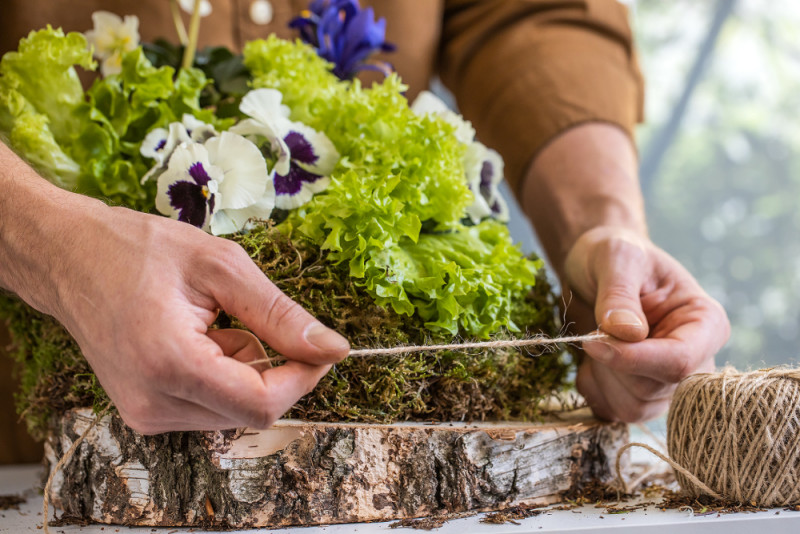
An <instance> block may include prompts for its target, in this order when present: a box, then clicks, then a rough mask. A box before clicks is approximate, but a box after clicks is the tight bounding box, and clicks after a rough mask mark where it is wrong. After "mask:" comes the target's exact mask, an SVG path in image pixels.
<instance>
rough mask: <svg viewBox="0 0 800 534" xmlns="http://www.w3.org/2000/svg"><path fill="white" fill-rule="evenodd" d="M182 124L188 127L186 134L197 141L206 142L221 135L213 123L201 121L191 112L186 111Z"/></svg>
mask: <svg viewBox="0 0 800 534" xmlns="http://www.w3.org/2000/svg"><path fill="white" fill-rule="evenodd" d="M181 124H182V125H183V127H184V128H186V134H187V135H188V136H189V137H190V138H191V139H192V141H194V142H196V143H205V142H206V141H208V140H209V139H211V138H212V137H216V136H218V135H219V132H217V130H216V128H214V126H212V125H211V124H208V123H206V122H203V121H201V120H200V119H198V118H197V117H195V116H194V115H192V114H191V113H184V114H183V119H182V120H181Z"/></svg>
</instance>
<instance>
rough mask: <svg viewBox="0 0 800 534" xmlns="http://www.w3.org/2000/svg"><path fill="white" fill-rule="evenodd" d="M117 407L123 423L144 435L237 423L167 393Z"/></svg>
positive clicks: (230, 425)
mask: <svg viewBox="0 0 800 534" xmlns="http://www.w3.org/2000/svg"><path fill="white" fill-rule="evenodd" d="M117 408H118V409H119V413H120V416H121V417H122V420H123V421H125V424H127V425H128V426H129V427H131V428H132V429H133V430H135V431H137V432H139V433H140V434H145V435H153V434H161V433H163V432H178V431H190V430H226V429H229V428H236V427H237V426H241V423H240V422H238V421H234V420H231V419H230V418H229V417H225V416H223V415H220V414H218V413H216V412H213V411H211V410H209V409H207V408H205V407H203V406H200V405H199V404H196V403H194V402H189V401H186V400H183V399H179V398H176V397H172V396H167V395H154V396H151V397H147V398H144V402H138V403H134V404H132V405H127V404H124V405H123V404H118V405H117Z"/></svg>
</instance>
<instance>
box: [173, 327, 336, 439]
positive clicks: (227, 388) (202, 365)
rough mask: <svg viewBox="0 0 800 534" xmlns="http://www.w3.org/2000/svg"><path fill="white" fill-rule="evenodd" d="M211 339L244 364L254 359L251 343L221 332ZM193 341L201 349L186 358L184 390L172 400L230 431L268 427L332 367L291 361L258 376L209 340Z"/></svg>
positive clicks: (256, 372) (205, 338)
mask: <svg viewBox="0 0 800 534" xmlns="http://www.w3.org/2000/svg"><path fill="white" fill-rule="evenodd" d="M220 332H223V333H222V334H220ZM214 336H215V338H216V339H220V336H221V337H222V338H223V339H224V341H223V344H225V345H226V346H228V347H229V348H231V347H232V348H234V349H235V348H237V347H239V350H238V351H237V352H236V354H237V355H238V356H239V357H240V358H241V359H242V360H247V361H251V360H248V358H249V359H254V358H255V357H256V356H258V354H257V353H256V352H255V350H254V349H253V348H250V347H249V346H248V345H249V344H250V342H249V341H246V340H245V338H244V337H241V336H239V335H238V334H235V333H231V332H229V331H219V332H217V333H215V334H214ZM203 340H204V341H203ZM197 341H198V342H197V346H198V347H202V348H200V349H199V350H198V352H197V353H195V355H193V356H192V357H189V358H187V360H186V361H187V363H186V365H185V368H184V372H185V387H183V388H181V389H176V395H177V396H179V397H180V398H182V399H184V400H187V401H189V402H193V403H195V404H199V405H201V406H203V407H204V408H206V409H207V410H210V411H212V412H214V413H218V414H220V415H222V416H224V417H226V418H227V419H228V420H230V421H231V422H233V423H235V424H232V425H229V426H228V427H229V428H230V427H231V426H250V427H254V428H267V427H269V426H271V425H272V424H273V423H274V422H275V421H276V420H277V419H278V418H280V417H281V416H282V415H283V414H284V413H285V412H286V411H287V410H289V408H291V407H292V406H293V405H294V404H295V403H296V402H297V401H298V400H299V399H300V398H301V397H303V396H304V395H306V394H307V393H309V392H310V391H311V390H312V389H313V388H314V386H316V384H317V382H318V381H319V380H320V378H322V377H323V376H325V374H326V373H327V372H328V370H329V369H330V367H331V366H330V365H309V364H306V363H303V362H299V361H291V360H290V361H288V362H286V363H285V364H284V365H282V366H280V367H276V368H273V369H268V370H266V371H264V372H261V373H259V372H258V371H256V370H255V369H253V368H252V367H250V366H247V365H243V364H242V363H241V362H240V361H237V360H235V359H233V358H228V357H225V356H224V355H223V352H222V350H221V349H220V347H219V346H218V345H217V344H216V343H215V342H213V341H212V340H211V339H210V338H208V337H205V336H201V339H200V340H197ZM242 343H244V345H243V346H242ZM259 357H260V356H259ZM187 386H188V387H187Z"/></svg>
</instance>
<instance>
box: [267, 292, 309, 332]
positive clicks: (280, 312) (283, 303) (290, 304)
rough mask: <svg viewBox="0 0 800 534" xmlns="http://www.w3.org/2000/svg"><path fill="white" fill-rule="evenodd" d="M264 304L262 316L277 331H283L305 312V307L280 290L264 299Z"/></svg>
mask: <svg viewBox="0 0 800 534" xmlns="http://www.w3.org/2000/svg"><path fill="white" fill-rule="evenodd" d="M263 306H264V310H263V311H262V316H263V317H265V318H266V323H267V324H268V325H269V326H271V327H272V328H274V329H275V330H276V331H281V329H282V328H285V327H287V326H288V325H290V324H291V323H292V322H294V320H295V319H297V318H298V317H300V316H301V315H302V314H303V309H302V308H301V307H300V306H299V305H298V304H297V303H295V302H294V301H293V300H292V299H290V298H289V297H287V296H286V295H284V294H283V293H281V292H279V291H276V292H275V294H274V295H273V296H272V298H271V299H269V300H266V301H264V302H263Z"/></svg>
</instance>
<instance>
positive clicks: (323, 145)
mask: <svg viewBox="0 0 800 534" xmlns="http://www.w3.org/2000/svg"><path fill="white" fill-rule="evenodd" d="M283 140H284V142H285V143H286V146H287V147H288V148H289V154H290V155H291V159H292V160H293V161H295V162H297V163H298V164H299V165H300V166H301V167H302V168H304V169H306V170H307V171H310V172H312V173H314V174H322V175H326V174H330V173H331V172H333V169H334V167H336V164H337V163H338V162H339V152H338V151H337V150H336V147H335V146H334V145H333V143H332V142H331V140H330V139H328V136H327V135H325V134H324V133H322V132H318V131H316V130H314V129H313V128H310V127H308V126H306V125H305V124H301V123H298V122H295V123H292V126H291V128H290V130H289V132H288V133H287V134H286V135H285V136H284V137H283ZM279 172H280V171H279ZM283 174H286V173H283Z"/></svg>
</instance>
